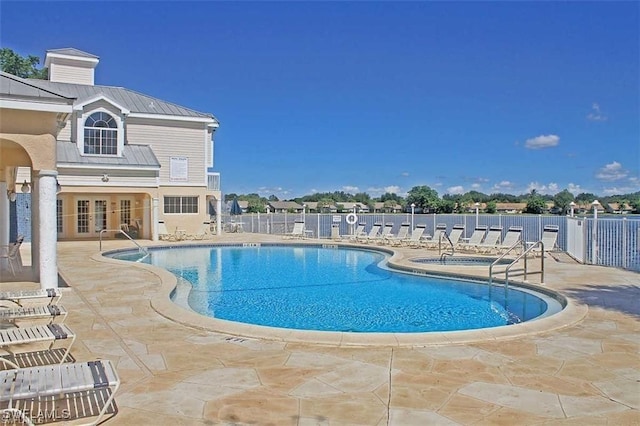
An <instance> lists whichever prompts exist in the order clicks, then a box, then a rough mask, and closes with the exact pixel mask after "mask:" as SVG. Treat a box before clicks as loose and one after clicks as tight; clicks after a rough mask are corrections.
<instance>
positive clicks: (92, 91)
mask: <svg viewBox="0 0 640 426" xmlns="http://www.w3.org/2000/svg"><path fill="white" fill-rule="evenodd" d="M28 81H29V82H30V83H32V84H33V85H35V86H38V87H40V88H42V89H45V90H52V91H56V92H60V93H65V94H66V95H67V96H73V97H75V98H77V102H76V103H82V102H84V101H86V100H89V99H92V98H95V97H96V96H98V95H103V96H105V97H107V98H109V99H110V100H112V101H113V102H116V103H117V104H119V105H122V106H123V107H125V108H127V109H128V110H129V111H130V112H132V113H141V114H158V115H172V116H178V117H197V118H210V119H213V120H214V121H215V122H216V123H217V122H218V120H216V118H215V117H214V116H213V115H212V114H207V113H202V112H198V111H194V110H192V109H189V108H185V107H183V106H180V105H176V104H173V103H171V102H166V101H163V100H161V99H158V98H154V97H152V96H147V95H144V94H142V93H138V92H135V91H133V90H130V89H126V88H124V87H116V86H91V85H85V84H71V83H53V82H51V81H48V80H35V79H29V80H28Z"/></svg>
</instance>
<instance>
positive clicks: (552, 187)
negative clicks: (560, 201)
mask: <svg viewBox="0 0 640 426" xmlns="http://www.w3.org/2000/svg"><path fill="white" fill-rule="evenodd" d="M533 189H535V190H536V192H538V193H539V194H551V195H553V194H557V193H558V192H560V191H558V184H557V183H554V182H551V183H549V184H547V185H544V184H540V183H538V182H531V183H530V184H529V186H527V192H531V191H532V190H533Z"/></svg>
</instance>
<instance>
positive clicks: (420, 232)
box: [406, 224, 427, 248]
mask: <svg viewBox="0 0 640 426" xmlns="http://www.w3.org/2000/svg"><path fill="white" fill-rule="evenodd" d="M426 229H427V225H422V224H421V225H416V227H415V228H414V230H413V231H411V237H409V239H408V240H407V243H406V244H407V245H408V246H409V247H414V248H417V247H420V244H421V241H422V237H423V236H424V231H425V230H426Z"/></svg>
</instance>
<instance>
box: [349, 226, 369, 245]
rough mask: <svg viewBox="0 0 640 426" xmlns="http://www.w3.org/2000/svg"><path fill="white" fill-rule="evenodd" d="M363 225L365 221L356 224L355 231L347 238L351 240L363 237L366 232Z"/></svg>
mask: <svg viewBox="0 0 640 426" xmlns="http://www.w3.org/2000/svg"><path fill="white" fill-rule="evenodd" d="M365 226H367V225H366V224H365V223H359V224H358V226H357V227H356V229H355V231H354V232H353V235H350V236H349V240H351V241H357V240H358V238H363V237H365V236H366V235H367V234H366V233H365V232H364V228H365Z"/></svg>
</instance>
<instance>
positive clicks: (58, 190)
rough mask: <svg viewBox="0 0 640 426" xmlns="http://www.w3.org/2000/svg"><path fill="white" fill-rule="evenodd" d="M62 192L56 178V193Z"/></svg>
mask: <svg viewBox="0 0 640 426" xmlns="http://www.w3.org/2000/svg"><path fill="white" fill-rule="evenodd" d="M61 192H62V185H60V182H58V179H56V194H59V193H61Z"/></svg>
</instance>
